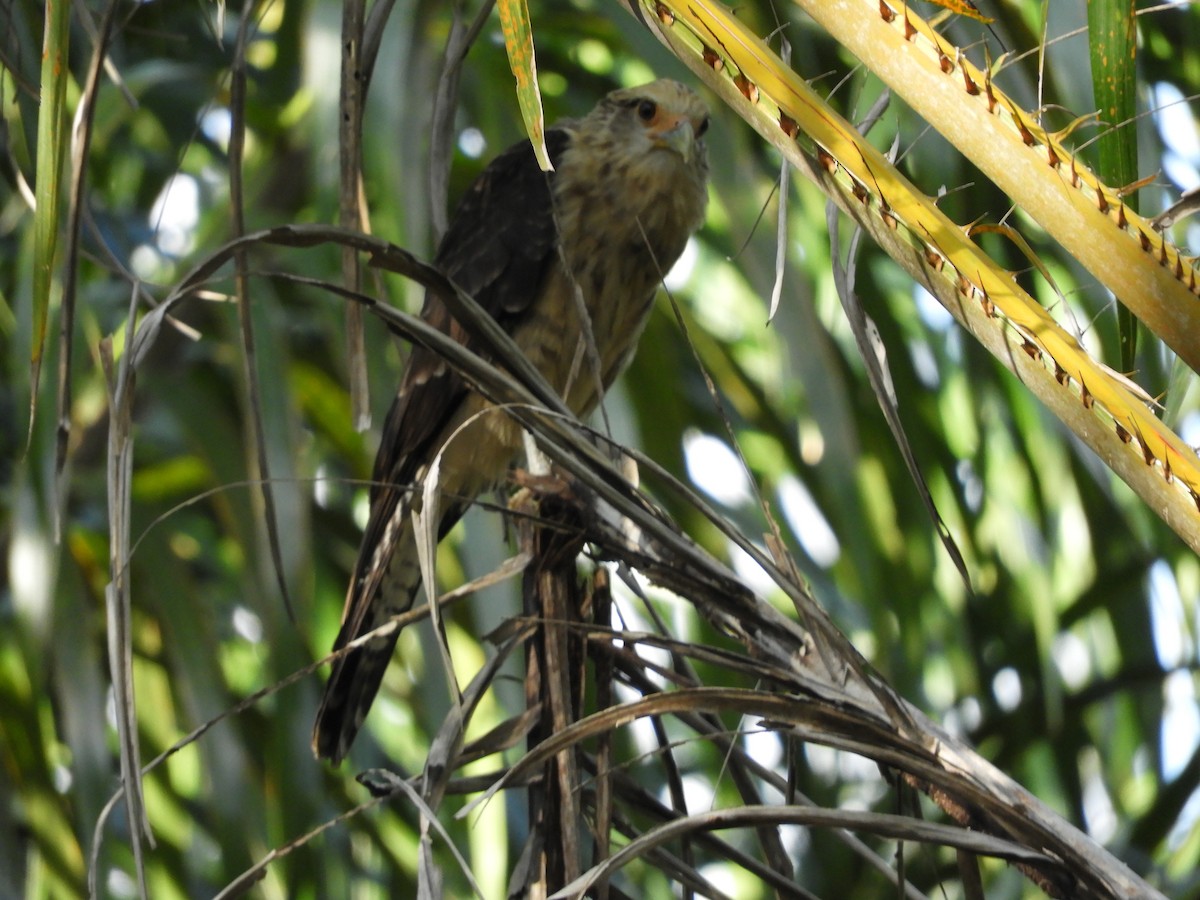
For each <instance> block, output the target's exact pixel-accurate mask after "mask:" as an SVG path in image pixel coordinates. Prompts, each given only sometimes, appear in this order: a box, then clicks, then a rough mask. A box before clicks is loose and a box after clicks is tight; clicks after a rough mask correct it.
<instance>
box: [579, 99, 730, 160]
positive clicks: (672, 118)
mask: <svg viewBox="0 0 1200 900" xmlns="http://www.w3.org/2000/svg"><path fill="white" fill-rule="evenodd" d="M592 116H594V117H596V118H597V119H599V120H601V121H602V122H603V125H604V127H606V128H607V129H608V130H609V132H610V136H611V137H612V138H613V139H614V140H616V141H619V142H622V143H624V144H625V146H626V149H627V151H628V152H629V153H630V154H631V155H645V156H647V158H649V159H652V160H655V161H656V162H663V163H664V164H665V163H667V162H668V158H663V159H661V160H660V159H656V157H657V154H658V151H663V152H667V153H672V154H674V155H675V156H677V157H678V158H679V159H680V160H682V162H683V163H684V164H685V165H687V166H689V167H691V166H696V165H699V166H701V167H703V168H706V167H707V157H706V152H705V147H704V134H705V132H707V131H708V121H709V114H708V106H707V105H706V104H705V103H704V101H703V100H701V99H700V97H699V96H698V95H697V94H696V93H695V92H694V91H692V90H691V89H690V88H688V87H685V86H684V85H682V84H680V83H679V82H678V81H671V80H670V79H666V78H663V79H659V80H658V81H652V82H650V83H649V84H643V85H641V86H640V87H634V88H625V89H623V90H619V91H613V92H612V93H611V94H609V95H608V96H607V97H605V99H604V100H603V102H601V104H600V105H599V106H598V107H597V109H596V111H595V112H594V113H593V114H592ZM589 118H592V117H589Z"/></svg>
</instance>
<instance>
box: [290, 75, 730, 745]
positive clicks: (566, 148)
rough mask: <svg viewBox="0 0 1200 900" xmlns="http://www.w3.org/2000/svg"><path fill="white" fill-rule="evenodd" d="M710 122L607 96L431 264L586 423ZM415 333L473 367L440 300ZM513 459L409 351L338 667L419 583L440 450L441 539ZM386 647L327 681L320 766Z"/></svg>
mask: <svg viewBox="0 0 1200 900" xmlns="http://www.w3.org/2000/svg"><path fill="white" fill-rule="evenodd" d="M708 122H709V116H708V109H707V107H706V106H705V104H704V102H703V101H702V100H701V99H700V98H699V97H698V96H697V95H696V94H695V93H693V92H692V91H691V90H690V89H688V88H687V87H684V86H683V85H682V84H679V83H678V82H675V81H668V80H660V81H655V82H652V83H650V84H647V85H643V86H642V87H637V88H629V89H626V90H619V91H614V92H613V93H611V94H609V95H608V96H607V97H605V98H604V99H603V100H602V101H601V102H600V104H599V105H598V106H597V107H596V108H595V109H594V110H593V111H592V112H591V113H590V114H589V115H588V116H586V117H585V118H583V119H579V120H568V121H564V122H560V123H559V124H558V125H556V126H554V127H552V128H550V129H547V131H546V145H547V149H548V150H549V152H550V158H551V161H552V162H553V164H554V171H552V172H543V171H541V170H540V169H539V167H538V164H537V161H536V160H535V158H534V155H533V149H532V147H531V146H530V144H529V142H528V141H523V142H521V143H520V144H517V145H514V146H513V147H510V148H509V149H508V150H506V151H505V152H504V153H502V154H500V156H498V157H497V158H496V159H495V160H493V161H492V162H491V163H490V164H489V165H488V166H487V168H486V169H484V171H483V173H482V174H481V175H480V176H479V178H478V179H476V181H475V182H474V183H473V184H472V185H471V187H470V188H469V189H468V190H467V194H466V196H465V197H464V198H463V200H462V201H461V203H460V204H459V206H458V209H457V210H456V211H455V213H454V215H453V217H452V219H451V222H450V227H449V229H448V230H447V232H446V235H445V237H444V238H443V240H442V242H441V245H440V246H439V248H438V252H437V257H436V259H435V263H436V265H437V266H438V267H439V268H440V269H441V270H442V271H443V272H444V273H445V274H446V275H447V276H448V277H449V278H450V280H451V281H452V282H454V283H455V284H456V285H457V286H458V287H460V288H461V289H462V290H464V291H465V292H466V293H468V294H470V295H471V296H472V297H474V298H475V300H476V301H478V302H479V303H480V304H481V305H482V306H483V308H484V309H486V310H487V311H488V312H489V313H490V314H491V315H492V316H493V317H494V318H495V319H496V321H497V322H498V323H499V324H500V325H501V326H503V327H504V329H505V330H506V331H507V332H508V333H509V334H510V335H512V338H513V340H514V341H515V342H516V344H517V346H518V347H520V348H521V351H522V352H523V353H524V354H525V355H526V356H527V357H528V359H529V360H530V362H532V363H533V364H534V365H535V366H536V367H537V368H538V370H539V371H540V372H541V373H542V374H543V375H544V376H545V377H546V379H547V381H548V382H549V383H550V384H551V385H552V386H553V387H554V388H555V390H557V391H559V392H560V395H561V396H563V398H564V399H565V400H566V402H567V405H568V406H570V408H571V409H572V410H574V411H575V412H576V413H577V414H579V415H581V416H586V415H587V414H588V413H590V412H591V411H592V409H593V408H594V407H595V406H596V403H597V401H598V399H599V393H600V392H599V389H598V384H597V382H598V381H599V382H600V383H602V384H603V386H604V387H605V388H607V387H608V386H609V385H610V384H611V383H612V382H613V380H614V379H615V378H616V377H617V375H619V374H620V372H621V371H622V370H623V369H624V368H625V366H626V365H627V364H628V363H629V361H630V360H631V359H632V357H633V353H634V350H635V348H636V345H637V341H638V338H639V337H640V336H641V333H642V330H643V328H644V327H645V324H646V318H647V315H648V313H649V311H650V307H651V302H652V300H653V299H654V294H655V291H656V288H657V286H658V283H659V281H660V280H661V279H662V276H663V275H664V274H665V273H666V272H667V270H668V269H669V268H670V267H671V266H672V265H673V264H674V263H675V261H676V260H677V259H678V258H679V255H680V253H682V252H683V248H684V245H685V244H686V243H687V240H688V238H689V237H690V236H691V235H692V234H693V233H694V232H695V231H696V229H698V228H699V227H700V225H701V224H702V222H703V220H704V210H705V206H706V203H707V200H708V192H707V177H708V159H707V152H706V150H705V146H704V140H703V138H704V133H705V131H707V129H708ZM577 289H578V290H579V291H580V292H581V294H582V299H583V306H584V307H585V308H586V311H587V317H588V319H589V320H590V325H591V328H590V331H591V334H592V335H593V337H594V342H595V343H594V347H593V348H592V349H593V350H594V352H589V348H588V347H587V338H586V334H587V330H585V328H584V327H583V324H584V323H583V322H582V321H581V317H580V312H579V306H580V304H579V302H578V299H577V295H576V290H577ZM421 315H422V317H423V318H424V319H425V320H426V321H428V322H430V323H431V324H433V325H434V326H436V327H437V328H439V329H441V330H442V331H443V332H445V333H448V334H449V335H451V336H452V337H454V338H455V339H456V340H458V341H460V342H461V343H463V344H465V345H466V346H468V347H472V349H477V348H476V347H474V346H473V344H475V343H477V342H473V341H472V339H471V337H470V335H469V334H468V333H467V331H466V330H465V329H464V328H463V327H462V326H461V325H459V323H458V322H456V321H455V320H454V319H453V318H452V317H451V315H450V313H449V312H448V310H447V308H446V306H445V304H444V302H443V300H442V298H440V297H438V296H437V295H436V294H435V293H433V292H430V293H428V294H427V295H426V298H425V305H424V308H423V309H422V311H421ZM597 355H598V358H599V370H600V371H599V372H597V371H596V368H597V366H596V364H595V360H596V357H597ZM480 413H483V414H482V415H480ZM465 423H469V424H466V426H465V428H463V430H462V431H459V432H458V433H457V434H455V432H456V431H457V430H458V429H459V428H460V427H461V426H463V425H464V424H465ZM452 435H454V437H453V439H451V436H452ZM447 441H449V444H448V445H447ZM521 446H522V442H521V429H520V427H519V426H518V425H517V423H516V422H515V421H514V420H513V419H512V418H511V417H510V416H509V415H508V414H506V413H505V412H504V411H503V410H499V409H495V408H492V407H491V406H490V404H489V403H488V402H487V401H486V400H484V399H483V398H482V397H481V396H479V395H478V394H477V393H474V392H472V391H470V390H469V389H468V387H467V386H466V384H465V383H464V382H463V380H462V379H461V378H460V377H459V375H457V374H456V373H455V372H454V370H453V369H452V368H451V367H450V366H448V365H447V364H446V363H445V362H444V361H443V360H442V359H441V358H440V357H438V356H437V355H435V354H434V353H432V352H431V351H429V350H425V349H422V348H420V347H418V348H416V349H414V350H413V353H412V356H411V358H410V361H409V364H408V367H407V370H406V371H405V373H404V378H403V381H402V382H401V384H400V389H399V391H398V392H397V394H396V399H395V400H394V401H393V402H392V407H391V409H390V410H389V412H388V415H387V420H386V422H385V424H384V429H383V439H382V443H381V445H380V448H379V454H378V456H377V457H376V459H375V472H374V479H373V486H372V488H371V512H370V518H369V520H368V522H367V528H366V532H365V533H364V535H363V540H362V546H361V547H360V548H359V551H358V562H357V563H356V564H355V567H354V577H353V580H352V581H351V582H350V587H349V590H348V591H347V595H346V607H345V610H344V612H343V616H342V628H341V631H340V632H339V633H338V636H337V640H336V642H335V643H334V649H338V648H341V647H343V646H345V645H346V644H347V643H349V642H350V641H352V640H354V639H356V638H358V637H360V636H362V635H364V634H366V633H367V632H369V631H371V630H373V629H375V628H377V627H378V626H380V625H382V624H383V623H384V622H386V621H387V620H388V618H390V617H391V616H393V615H396V614H397V613H401V612H404V611H405V610H407V609H409V608H410V607H411V606H412V603H413V599H414V597H415V595H416V593H417V590H418V589H419V588H420V586H421V572H420V567H419V565H418V562H417V550H416V541H415V538H414V535H413V530H412V524H411V507H412V503H413V498H414V496H418V497H419V496H420V486H419V485H420V482H421V480H422V479H423V478H424V476H425V473H426V471H427V470H428V467H429V466H430V464H431V463H432V461H433V458H434V456H435V454H437V452H438V451H439V450H443V448H444V450H443V456H442V461H441V468H440V475H439V483H438V489H439V492H440V503H439V507H438V508H439V510H440V514H441V520H440V523H439V537H441V536H444V535H445V534H446V532H447V531H449V529H450V528H451V527H452V526H453V525H454V523H455V522H456V521H458V519H459V517H460V516H461V515H462V514H463V513H464V512H465V511H466V509H467V507H468V506H469V505H470V504H471V503H472V501H473V500H474V498H475V497H477V496H478V495H479V494H480V493H481V492H483V491H485V490H487V489H489V488H491V487H493V486H495V485H497V484H499V483H500V482H501V481H502V480H503V478H504V475H505V472H506V471H507V469H508V466H509V464H510V463H512V462H513V460H514V458H515V457H516V456H517V455H518V454H519V452H520V450H521ZM414 491H415V494H414ZM396 638H397V634H396V633H395V632H393V633H392V634H389V635H387V636H384V637H379V638H376V639H373V640H371V641H369V642H367V643H366V644H365V645H364V646H362V647H361V648H359V649H356V650H354V651H352V652H350V653H349V654H347V655H346V656H344V657H342V658H340V659H339V660H338V661H337V662H335V663H334V666H333V671H332V674H331V675H330V678H329V682H328V684H327V685H326V687H325V696H324V698H323V699H322V701H321V707H320V710H319V711H318V713H317V721H316V725H315V726H314V728H313V752H314V753H315V754H316V755H317V757H318V758H327V759H329V760H331V761H332V762H334V763H335V764H336V763H339V762H340V761H341V760H342V758H343V757H345V755H346V753H347V752H348V751H349V749H350V745H351V743H352V742H353V741H354V738H355V735H357V734H358V730H359V728H360V727H361V726H362V723H363V719H364V718H365V717H366V715H367V711H368V710H369V709H370V706H371V703H372V701H373V700H374V699H375V694H376V692H377V691H378V690H379V685H380V683H381V682H382V680H383V674H384V670H385V669H386V668H387V665H388V662H389V660H390V658H391V655H392V651H393V649H394V648H395V646H396Z"/></svg>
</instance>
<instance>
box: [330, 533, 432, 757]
mask: <svg viewBox="0 0 1200 900" xmlns="http://www.w3.org/2000/svg"><path fill="white" fill-rule="evenodd" d="M361 563H362V560H360V564H361ZM372 563H373V564H372V565H370V566H368V567H367V571H365V572H364V573H363V577H361V578H356V579H355V580H354V583H353V584H352V585H351V588H350V592H351V596H350V597H348V598H347V601H346V612H345V616H344V620H343V622H342V629H341V631H339V632H338V636H337V640H336V641H334V644H333V649H334V650H335V651H336V650H340V649H341V648H342V647H345V646H346V645H347V644H349V643H350V642H351V641H354V640H356V639H358V638H360V637H362V636H363V635H365V634H367V633H369V632H371V631H373V630H375V629H376V628H378V627H379V626H380V625H383V624H384V623H385V622H387V620H388V619H389V618H391V617H392V616H394V615H396V614H398V613H402V612H404V611H406V610H407V609H409V607H411V606H412V602H413V597H414V596H415V595H416V593H417V590H418V589H419V588H420V586H421V569H420V566H419V564H418V562H417V548H416V543H415V541H414V540H413V537H412V533H411V529H409V528H405V529H404V535H403V536H402V537H401V538H400V540H399V541H398V542H397V544H396V545H395V546H394V547H393V549H392V552H391V554H390V558H389V559H387V560H373V561H372ZM376 567H383V568H384V570H383V573H382V577H379V576H378V575H377V574H375V573H374V572H372V569H375V568H376ZM373 575H374V576H375V577H372V576H373ZM399 636H400V633H399V629H394V630H392V631H391V632H389V633H385V634H383V635H381V636H380V637H375V638H371V639H370V640H369V641H367V642H366V643H364V644H363V645H362V646H361V647H358V648H356V649H354V650H351V651H350V652H349V653H347V654H346V655H345V656H343V657H341V658H340V659H338V660H337V661H336V662H334V664H333V670H332V672H330V674H329V681H328V682H327V683H326V685H325V694H324V696H323V697H322V698H321V706H320V709H318V710H317V721H316V724H315V725H313V735H312V749H313V753H314V754H315V755H316V757H317V758H318V759H328V760H329V761H330V762H332V763H333V764H334V765H337V764H339V763H340V762H341V761H342V759H343V758H344V757H345V756H346V754H347V753H348V752H349V751H350V745H351V744H352V743H354V738H355V737H356V736H357V735H358V730H359V728H361V727H362V723H363V720H364V719H366V717H367V712H368V710H370V708H371V703H372V702H373V701H374V700H375V695H376V694H377V693H378V692H379V686H380V685H381V684H382V683H383V674H384V672H386V671H387V667H388V663H389V662H391V659H392V651H393V650H395V648H396V639H397V638H398V637H399Z"/></svg>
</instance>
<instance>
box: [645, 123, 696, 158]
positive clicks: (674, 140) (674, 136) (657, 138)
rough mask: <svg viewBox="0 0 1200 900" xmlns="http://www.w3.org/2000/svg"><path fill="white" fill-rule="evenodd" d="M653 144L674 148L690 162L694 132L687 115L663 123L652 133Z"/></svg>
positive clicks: (694, 141)
mask: <svg viewBox="0 0 1200 900" xmlns="http://www.w3.org/2000/svg"><path fill="white" fill-rule="evenodd" d="M653 139H654V146H656V147H665V148H667V149H668V150H674V151H675V152H676V153H678V154H679V155H680V156H682V157H683V161H684V162H687V163H690V162H691V161H692V156H693V155H694V154H695V150H696V132H695V130H694V129H693V128H692V123H691V120H689V119H688V117H687V116H680V117H679V118H677V119H673V120H671V121H668V122H664V123H663V127H662V128H661V129H659V130H658V131H657V133H656V134H654V135H653Z"/></svg>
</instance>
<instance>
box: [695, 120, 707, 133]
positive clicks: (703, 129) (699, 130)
mask: <svg viewBox="0 0 1200 900" xmlns="http://www.w3.org/2000/svg"><path fill="white" fill-rule="evenodd" d="M707 132H708V116H705V117H704V120H703V121H702V122H701V123H700V127H699V128H697V129H696V137H698V138H702V137H704V135H705V134H706V133H707Z"/></svg>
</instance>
